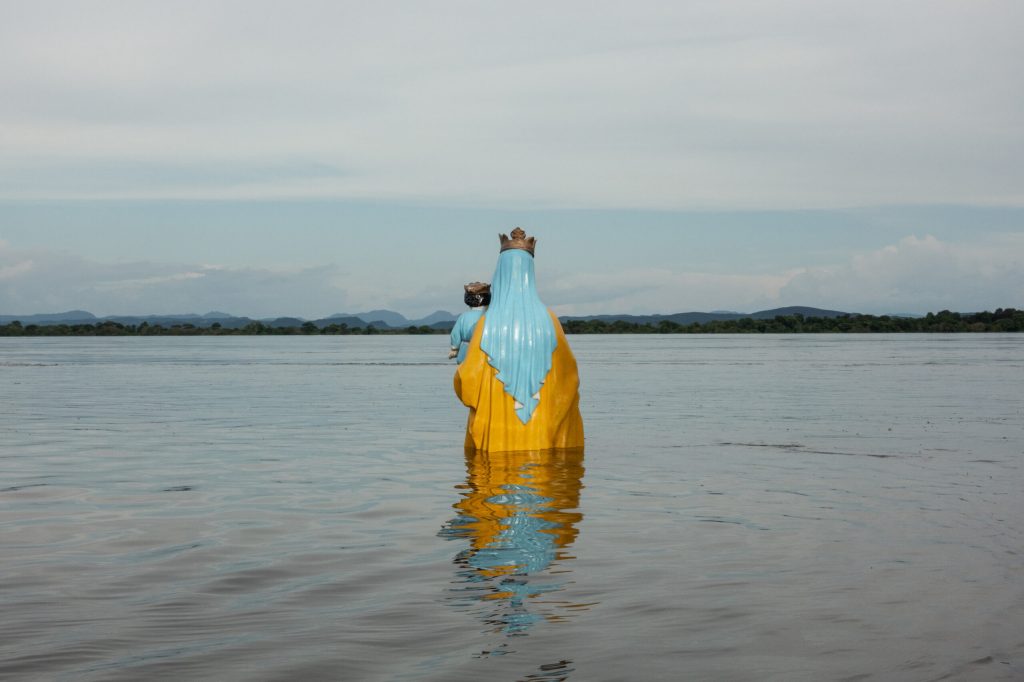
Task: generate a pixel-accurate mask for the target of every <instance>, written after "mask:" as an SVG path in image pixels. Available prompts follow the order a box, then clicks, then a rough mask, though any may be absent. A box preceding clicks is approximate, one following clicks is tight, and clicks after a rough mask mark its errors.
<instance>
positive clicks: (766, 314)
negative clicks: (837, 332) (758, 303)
mask: <svg viewBox="0 0 1024 682" xmlns="http://www.w3.org/2000/svg"><path fill="white" fill-rule="evenodd" d="M850 314H852V313H844V312H841V311H839V310H823V309H821V308H808V307H807V306H802V305H791V306H787V307H785V308H772V309H771V310H760V311H758V312H756V313H750V315H740V317H752V318H754V319H755V320H772V319H775V317H777V316H778V315H782V316H783V317H786V316H787V315H803V316H804V317H827V318H833V317H842V316H844V315H850Z"/></svg>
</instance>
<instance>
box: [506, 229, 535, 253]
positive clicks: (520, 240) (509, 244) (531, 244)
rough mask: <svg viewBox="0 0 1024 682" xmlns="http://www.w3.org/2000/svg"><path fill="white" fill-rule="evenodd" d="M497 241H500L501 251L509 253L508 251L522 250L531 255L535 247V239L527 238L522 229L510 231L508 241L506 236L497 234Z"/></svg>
mask: <svg viewBox="0 0 1024 682" xmlns="http://www.w3.org/2000/svg"><path fill="white" fill-rule="evenodd" d="M498 239H500V240H501V250H502V251H509V250H510V249H522V250H523V251H527V252H529V254H530V255H531V256H532V255H533V250H534V249H535V248H536V247H537V238H536V237H527V236H526V232H524V231H523V228H521V227H517V228H516V229H514V230H512V238H511V239H509V236H508V235H507V234H499V235H498Z"/></svg>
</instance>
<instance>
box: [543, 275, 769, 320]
mask: <svg viewBox="0 0 1024 682" xmlns="http://www.w3.org/2000/svg"><path fill="white" fill-rule="evenodd" d="M787 281H788V275H787V274H785V273H783V274H777V275H743V274H718V273H702V272H673V271H671V270H665V269H649V268H647V269H645V268H635V269H630V270H626V271H622V272H617V273H578V274H569V275H564V276H561V277H557V278H556V279H554V280H553V281H551V282H548V283H545V282H541V283H540V285H539V288H540V289H541V295H542V297H543V299H544V301H545V302H546V303H548V304H549V305H550V306H551V307H552V308H553V309H554V310H555V311H556V312H557V313H558V314H560V315H599V314H606V313H621V312H625V311H628V312H631V313H643V314H652V313H678V312H689V311H695V310H696V311H708V310H720V309H731V310H736V309H742V310H755V309H758V308H767V307H770V306H771V305H772V303H773V302H774V301H775V300H777V297H778V293H779V290H780V289H781V288H782V287H783V286H784V285H785V284H786V282H787Z"/></svg>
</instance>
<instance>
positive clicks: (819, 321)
mask: <svg viewBox="0 0 1024 682" xmlns="http://www.w3.org/2000/svg"><path fill="white" fill-rule="evenodd" d="M563 325H564V327H565V331H566V333H568V334H836V333H839V334H846V333H851V334H871V333H948V332H1024V310H1016V309H1014V308H999V309H997V310H996V311H995V312H982V313H969V314H962V313H954V312H950V311H948V310H943V311H941V312H938V313H928V314H927V315H925V316H924V317H890V316H888V315H881V316H875V315H843V316H840V317H804V316H803V315H779V316H776V317H775V318H774V319H769V320H756V319H753V318H749V317H745V318H741V319H738V320H714V321H711V322H704V323H698V322H694V323H693V324H687V325H683V324H679V323H676V322H672V321H670V320H662V321H661V322H659V323H658V324H656V325H655V324H638V323H636V322H626V321H624V320H618V321H615V322H605V321H604V320H566V321H565V322H563ZM314 334H328V335H368V334H369V335H372V334H445V335H447V334H448V331H447V330H445V329H438V328H436V327H428V326H425V325H424V326H419V327H416V326H410V327H403V328H397V329H390V328H389V329H378V328H377V327H374V326H373V325H370V326H368V327H365V328H360V327H349V326H348V325H347V324H329V325H326V326H324V327H318V326H317V325H316V324H314V323H312V322H305V323H303V324H302V325H300V326H296V327H281V326H270V325H267V324H263V323H262V322H252V323H250V324H247V325H246V326H244V327H240V328H238V329H229V328H225V327H221V325H220V324H218V323H214V324H213V325H211V326H209V327H197V326H195V325H192V324H188V323H185V324H175V325H171V326H168V327H164V326H161V325H159V324H154V325H150V324H149V323H147V322H143V323H142V324H139V325H134V324H121V323H120V322H113V321H109V320H108V321H103V322H98V323H96V324H50V325H36V324H30V325H25V326H23V325H22V324H21V322H18V321H14V322H11V323H9V324H6V325H0V336H252V335H283V336H287V335H314Z"/></svg>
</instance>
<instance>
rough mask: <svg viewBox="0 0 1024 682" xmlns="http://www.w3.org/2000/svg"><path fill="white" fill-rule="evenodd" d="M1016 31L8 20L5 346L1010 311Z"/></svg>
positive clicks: (578, 11) (577, 12) (671, 5)
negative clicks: (321, 322)
mask: <svg viewBox="0 0 1024 682" xmlns="http://www.w3.org/2000/svg"><path fill="white" fill-rule="evenodd" d="M1022 25H1024V3H1020V2H1018V1H1017V0H1007V1H1005V2H1002V1H998V0H974V1H972V2H962V1H957V2H947V1H944V0H907V1H905V2H899V3H894V2H891V1H889V2H875V1H872V0H856V1H847V0H830V1H829V2H821V1H820V0H779V1H773V0H769V1H765V0H736V1H732V2H723V1H722V0H708V1H694V0H680V1H679V2H646V1H644V0H639V1H633V2H629V3H625V2H615V3H602V2H593V1H588V2H574V1H564V2H558V3H551V2H545V3H539V2H537V3H531V2H520V3H515V4H508V3H490V2H480V1H473V2H468V1H467V2H427V1H419V2H379V3H366V2H339V1H331V2H326V1H325V2H319V1H311V0H303V1H294V2H288V3H285V2H280V1H279V2H263V1H259V0H244V1H239V2H223V1H217V0H203V1H201V2H198V1H197V2H187V1H184V0H177V1H175V2H167V1H164V2H151V1H147V0H125V1H121V2H119V1H100V2H85V1H84V0H79V1H76V2H55V1H48V0H35V1H33V2H25V1H20V0H0V93H3V96H2V97H0V313H3V314H19V313H32V312H54V311H59V310H67V309H71V308H81V309H87V310H90V311H92V312H94V313H96V314H101V315H103V314H129V313H173V312H206V311H208V310H214V309H216V310H223V311H226V312H230V313H235V314H239V315H250V316H274V315H285V314H288V315H300V316H305V317H318V316H322V315H328V314H331V313H337V312H359V311H362V310H368V309H371V308H377V307H386V308H391V309H394V310H398V311H400V312H402V313H405V314H406V315H409V316H418V315H422V314H426V313H429V312H431V311H433V310H435V309H438V308H442V309H448V310H452V311H458V310H459V308H460V306H461V302H460V299H461V296H460V289H461V283H462V282H464V281H469V280H472V279H487V278H489V276H490V272H491V270H492V269H493V265H494V258H495V256H496V254H497V249H496V246H497V240H496V237H495V235H496V233H497V232H498V231H508V230H509V229H511V228H512V227H514V226H515V225H523V226H524V227H525V228H527V230H528V231H530V232H534V233H536V234H537V235H538V236H539V238H540V247H539V250H538V254H537V258H538V260H537V265H538V277H539V280H540V288H541V293H542V297H543V298H544V300H545V301H546V302H547V303H548V304H549V305H551V306H552V307H553V308H555V309H556V310H557V311H558V312H559V313H562V314H586V313H602V312H603V313H611V312H632V313H645V312H679V311H684V310H712V309H730V310H756V309H761V308H768V307H776V306H781V305H814V306H821V307H828V308H839V309H843V310H857V311H863V312H912V313H915V312H916V313H920V312H926V311H928V310H938V309H941V308H950V309H957V310H965V311H966V310H977V309H983V308H990V309H991V308H995V307H1000V306H1003V307H1005V306H1015V307H1024V274H1022V273H1024V163H1021V160H1020V159H1021V158H1022V154H1024V86H1022V85H1021V84H1022V83H1024V73H1022V67H1021V65H1022V64H1024V41H1021V40H1019V27H1020V26H1022Z"/></svg>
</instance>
